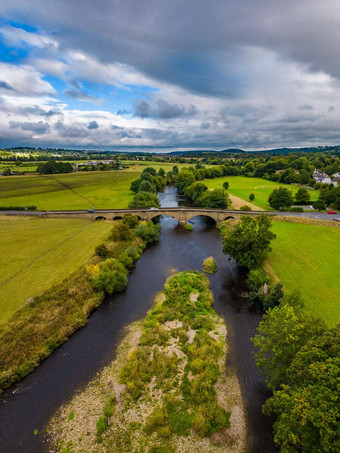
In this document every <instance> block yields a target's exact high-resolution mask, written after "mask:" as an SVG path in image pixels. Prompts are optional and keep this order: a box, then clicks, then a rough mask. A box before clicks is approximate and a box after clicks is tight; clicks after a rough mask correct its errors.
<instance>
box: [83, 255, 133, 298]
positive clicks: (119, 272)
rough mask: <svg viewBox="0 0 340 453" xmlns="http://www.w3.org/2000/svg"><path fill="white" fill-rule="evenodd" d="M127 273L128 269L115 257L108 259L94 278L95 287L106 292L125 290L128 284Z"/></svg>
mask: <svg viewBox="0 0 340 453" xmlns="http://www.w3.org/2000/svg"><path fill="white" fill-rule="evenodd" d="M127 275H128V271H127V269H126V268H125V267H124V266H123V264H122V263H120V262H119V261H118V260H116V259H115V258H110V259H107V260H105V261H104V263H103V264H102V265H101V267H100V270H99V274H98V275H97V276H95V278H94V279H93V282H92V284H93V288H94V289H95V290H96V291H104V292H105V293H106V294H112V293H115V292H119V291H123V289H125V288H126V286H127Z"/></svg>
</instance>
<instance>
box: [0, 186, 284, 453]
mask: <svg viewBox="0 0 340 453" xmlns="http://www.w3.org/2000/svg"><path fill="white" fill-rule="evenodd" d="M159 195H160V198H161V202H162V206H177V204H176V203H178V199H177V193H176V189H174V188H172V187H171V186H170V187H167V188H166V190H165V191H164V192H163V193H162V194H159ZM171 203H174V204H173V205H171ZM191 223H192V224H193V225H194V231H192V232H188V231H185V230H184V229H183V228H176V226H177V221H176V220H174V219H172V218H170V217H162V218H161V224H162V234H161V237H160V240H159V242H158V243H157V244H155V245H154V246H152V247H150V248H148V249H147V250H146V251H145V252H144V253H143V255H142V256H141V258H140V260H139V261H138V262H137V265H136V268H135V269H134V271H133V272H132V273H131V275H130V276H129V284H128V288H127V289H126V291H124V293H122V294H119V295H115V296H112V297H109V298H108V299H107V300H105V301H104V302H103V304H102V305H101V306H100V307H99V308H98V309H97V310H96V311H95V312H94V313H93V314H92V315H91V317H90V320H89V323H88V324H87V325H86V326H85V327H83V328H82V329H80V330H78V331H77V332H76V333H75V334H74V335H72V337H71V338H70V339H69V340H68V341H67V342H66V343H64V344H63V345H62V346H61V347H59V348H58V349H57V350H56V351H55V352H53V353H52V354H51V356H50V357H49V358H47V359H46V360H45V361H44V362H43V363H42V364H41V365H40V366H39V367H38V368H37V369H36V370H35V371H34V372H33V373H31V374H30V375H29V376H27V377H26V378H25V379H24V380H23V381H22V382H21V383H19V384H18V385H16V386H14V387H12V388H11V389H9V390H7V391H6V392H4V393H3V394H2V395H1V397H0V452H1V453H16V452H25V453H26V452H27V453H40V452H41V453H42V452H47V451H48V448H47V444H46V439H45V429H46V428H45V427H46V424H47V423H48V421H49V419H50V417H51V416H52V415H53V413H54V412H55V411H56V410H57V409H58V407H59V406H60V405H61V404H62V403H63V402H64V401H67V400H68V399H69V398H71V397H72V395H73V393H74V392H75V391H76V390H78V389H80V388H82V386H84V385H85V384H86V383H87V382H89V381H90V380H91V379H92V378H93V377H94V376H95V374H96V373H97V372H98V371H99V370H100V369H101V368H102V367H103V366H105V365H107V364H108V363H109V362H111V361H112V360H113V359H114V358H115V351H116V346H117V344H118V343H119V340H120V339H121V337H122V334H123V331H124V326H125V325H127V324H129V323H131V322H133V321H136V320H138V319H140V318H142V317H143V316H144V315H145V313H146V312H147V310H148V309H149V308H150V306H151V304H152V300H153V298H154V296H155V295H156V293H157V292H158V291H161V290H162V289H163V286H164V283H165V281H166V279H167V278H168V277H169V275H170V274H171V272H173V270H174V269H175V270H176V271H183V270H188V269H194V270H202V262H203V260H204V259H205V258H206V257H207V256H214V258H215V260H216V262H217V265H218V272H217V273H216V274H213V275H211V276H209V279H210V283H211V289H212V291H213V294H214V299H215V309H216V311H217V312H218V313H219V314H220V315H221V316H223V317H224V319H225V320H226V323H227V329H228V342H229V346H230V352H229V357H228V366H230V367H233V369H235V371H236V373H237V375H238V378H239V381H240V385H241V389H242V392H243V397H244V401H245V407H246V413H247V421H248V443H249V452H254V453H267V452H268V453H270V452H272V451H273V452H274V451H275V448H274V447H273V443H272V435H271V422H270V420H269V419H268V418H266V417H264V416H263V415H262V413H261V405H262V403H263V402H264V400H265V398H266V397H267V396H268V391H267V390H266V387H265V384H264V382H263V379H262V378H261V377H260V376H259V373H258V371H257V368H256V366H255V363H254V359H253V357H252V351H253V347H252V344H251V342H250V337H251V336H252V335H254V333H255V329H256V327H257V325H258V322H259V320H260V318H259V316H258V315H257V314H256V313H254V312H252V311H251V310H250V309H249V307H248V305H247V301H246V299H244V298H243V297H242V291H243V290H244V276H243V275H242V273H241V272H240V270H239V269H238V266H237V264H236V263H235V262H234V261H228V260H227V258H226V256H225V255H223V253H222V246H221V240H220V237H219V232H218V230H217V229H216V228H215V227H214V226H213V225H211V224H209V223H206V221H205V220H204V219H202V218H201V217H196V218H194V219H192V221H191ZM34 430H38V434H37V435H34Z"/></svg>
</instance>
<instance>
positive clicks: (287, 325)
mask: <svg viewBox="0 0 340 453" xmlns="http://www.w3.org/2000/svg"><path fill="white" fill-rule="evenodd" d="M221 233H222V241H223V251H224V253H226V254H228V255H229V257H232V258H234V259H236V260H237V262H238V263H239V265H240V266H241V267H244V268H245V269H246V271H247V275H248V284H249V289H250V293H249V297H250V300H251V301H252V302H253V303H254V304H255V306H256V307H257V308H258V309H259V310H261V311H262V312H263V318H262V321H261V322H260V324H259V327H258V329H257V331H258V333H257V335H256V336H255V337H254V338H253V339H252V340H253V343H254V345H255V346H256V354H255V359H256V364H257V366H258V367H259V369H260V371H261V373H262V374H263V376H264V377H265V378H266V383H267V385H268V387H269V388H270V389H271V390H272V392H273V393H272V396H271V397H270V398H269V399H268V400H267V401H266V403H265V404H264V406H263V411H264V413H266V414H267V415H274V416H275V417H276V419H275V422H274V440H275V442H276V443H277V444H278V445H279V446H280V451H281V452H282V453H294V452H305V453H315V452H319V453H326V452H327V453H335V452H338V451H340V437H339V426H340V417H339V403H340V401H339V395H340V392H339V378H340V325H337V326H336V327H334V328H331V329H327V327H326V326H325V324H324V322H323V321H322V320H321V319H319V318H317V317H316V316H314V315H313V314H310V313H308V312H306V310H305V309H304V304H303V301H302V300H301V297H300V296H299V295H298V294H290V295H287V294H285V293H284V291H283V289H282V285H281V283H276V284H274V285H273V284H271V279H270V277H269V275H268V274H267V273H266V272H265V271H264V270H263V263H264V261H265V259H266V258H267V256H268V253H269V252H270V250H271V249H270V242H271V241H272V240H273V239H275V235H274V234H273V233H272V231H271V220H270V218H269V217H268V216H265V215H261V216H258V217H257V218H256V219H254V218H252V217H250V216H243V217H242V218H241V221H240V222H239V223H237V224H236V225H234V226H230V225H229V226H228V225H225V224H224V225H222V227H221Z"/></svg>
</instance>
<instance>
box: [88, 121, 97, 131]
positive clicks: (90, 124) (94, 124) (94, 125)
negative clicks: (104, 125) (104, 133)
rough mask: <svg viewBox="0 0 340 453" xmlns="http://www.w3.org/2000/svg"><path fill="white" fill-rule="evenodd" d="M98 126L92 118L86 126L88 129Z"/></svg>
mask: <svg viewBox="0 0 340 453" xmlns="http://www.w3.org/2000/svg"><path fill="white" fill-rule="evenodd" d="M98 127H99V126H98V123H97V121H94V120H93V121H90V122H89V125H88V126H87V128H88V129H98Z"/></svg>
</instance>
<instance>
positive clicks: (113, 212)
mask: <svg viewBox="0 0 340 453" xmlns="http://www.w3.org/2000/svg"><path fill="white" fill-rule="evenodd" d="M8 214H12V215H13V214H14V212H13V211H12V212H10V211H9V212H8ZM17 214H18V215H36V216H39V217H54V218H89V219H92V220H101V219H105V220H118V219H121V218H123V216H124V214H134V215H136V216H138V217H139V218H140V219H141V220H145V221H148V220H152V219H154V218H156V217H159V216H161V215H166V216H170V217H173V218H174V219H176V220H178V222H179V224H180V225H184V224H185V223H186V222H188V220H190V219H192V218H193V217H196V216H206V217H210V218H211V219H213V220H214V221H215V222H216V223H218V222H222V221H223V220H227V219H231V218H237V217H238V216H240V215H242V214H250V215H258V214H263V212H262V211H232V210H223V209H206V208H185V207H183V208H178V207H176V208H159V209H156V208H151V209H96V210H92V209H90V210H88V211H75V210H74V211H32V212H28V211H19V212H18V213H17ZM266 214H272V213H268V212H267V213H266Z"/></svg>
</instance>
